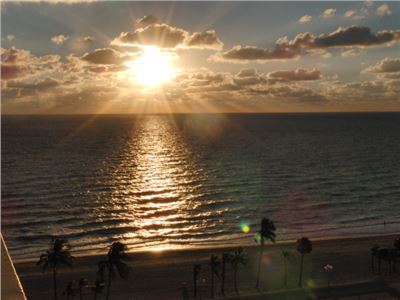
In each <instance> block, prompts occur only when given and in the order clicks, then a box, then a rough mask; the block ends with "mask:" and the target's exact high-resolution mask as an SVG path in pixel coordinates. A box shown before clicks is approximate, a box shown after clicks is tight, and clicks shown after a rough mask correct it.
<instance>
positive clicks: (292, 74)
mask: <svg viewBox="0 0 400 300" xmlns="http://www.w3.org/2000/svg"><path fill="white" fill-rule="evenodd" d="M267 76H268V78H269V79H276V80H283V81H305V80H318V79H321V78H322V76H321V72H320V71H319V70H317V69H312V70H305V69H296V70H277V71H273V72H270V73H268V75H267Z"/></svg>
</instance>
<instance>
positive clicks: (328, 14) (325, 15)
mask: <svg viewBox="0 0 400 300" xmlns="http://www.w3.org/2000/svg"><path fill="white" fill-rule="evenodd" d="M335 13H336V9H335V8H328V9H325V10H324V12H323V13H322V15H321V17H323V18H332V17H333V16H334V15H335Z"/></svg>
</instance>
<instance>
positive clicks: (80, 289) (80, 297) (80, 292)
mask: <svg viewBox="0 0 400 300" xmlns="http://www.w3.org/2000/svg"><path fill="white" fill-rule="evenodd" d="M79 300H82V287H79Z"/></svg>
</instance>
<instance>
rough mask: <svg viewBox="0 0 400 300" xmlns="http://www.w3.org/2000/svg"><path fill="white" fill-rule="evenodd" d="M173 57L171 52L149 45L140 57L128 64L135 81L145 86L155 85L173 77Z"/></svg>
mask: <svg viewBox="0 0 400 300" xmlns="http://www.w3.org/2000/svg"><path fill="white" fill-rule="evenodd" d="M172 59H173V56H172V55H171V54H169V53H166V52H163V51H161V50H160V49H159V48H157V47H148V48H145V49H143V54H142V55H141V56H140V57H138V58H137V59H135V60H134V61H132V62H129V63H127V65H128V68H129V73H130V74H131V76H132V78H133V80H134V81H136V82H137V83H139V84H141V85H143V86H145V87H155V86H159V85H161V84H162V83H164V82H167V81H170V80H172V79H173V77H174V75H175V70H174V67H173V66H172V64H171V62H172Z"/></svg>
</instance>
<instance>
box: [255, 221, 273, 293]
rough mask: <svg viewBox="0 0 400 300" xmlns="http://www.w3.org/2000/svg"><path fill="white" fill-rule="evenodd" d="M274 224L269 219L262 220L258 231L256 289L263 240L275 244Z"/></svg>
mask: <svg viewBox="0 0 400 300" xmlns="http://www.w3.org/2000/svg"><path fill="white" fill-rule="evenodd" d="M275 230H276V228H275V224H274V222H272V221H271V220H270V219H267V218H263V219H262V220H261V229H260V246H261V248H260V258H259V261H258V271H257V282H256V289H258V288H259V286H260V272H261V264H262V258H263V254H264V243H265V240H267V241H268V240H270V241H271V242H273V243H275V236H276V235H275Z"/></svg>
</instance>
